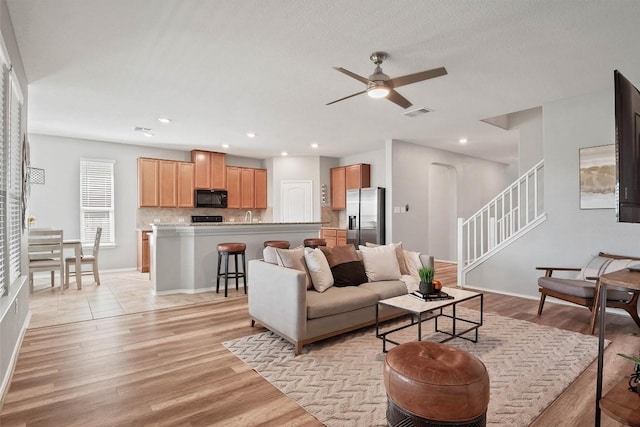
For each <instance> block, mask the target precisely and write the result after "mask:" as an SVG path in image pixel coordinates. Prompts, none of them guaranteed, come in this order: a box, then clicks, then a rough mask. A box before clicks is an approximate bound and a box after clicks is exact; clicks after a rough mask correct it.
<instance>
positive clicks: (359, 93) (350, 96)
mask: <svg viewBox="0 0 640 427" xmlns="http://www.w3.org/2000/svg"><path fill="white" fill-rule="evenodd" d="M366 92H367V91H366V90H363V91H362V92H358V93H354V94H353V95H349V96H345V97H344V98H340V99H336V100H335V101H331V102H330V103H328V104H326V105H331V104H335V103H336V102H340V101H344V100H345V99H349V98H352V97H354V96H356V95H362V94H363V93H366Z"/></svg>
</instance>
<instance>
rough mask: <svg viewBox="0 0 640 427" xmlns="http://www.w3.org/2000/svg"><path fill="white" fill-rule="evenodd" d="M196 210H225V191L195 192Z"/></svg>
mask: <svg viewBox="0 0 640 427" xmlns="http://www.w3.org/2000/svg"><path fill="white" fill-rule="evenodd" d="M195 198H196V208H226V207H227V190H196V197H195Z"/></svg>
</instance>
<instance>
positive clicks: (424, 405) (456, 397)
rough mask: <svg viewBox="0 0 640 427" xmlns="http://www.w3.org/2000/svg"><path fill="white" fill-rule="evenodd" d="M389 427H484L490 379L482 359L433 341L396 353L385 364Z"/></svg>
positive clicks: (397, 349)
mask: <svg viewBox="0 0 640 427" xmlns="http://www.w3.org/2000/svg"><path fill="white" fill-rule="evenodd" d="M384 386H385V388H386V390H387V422H388V424H389V426H404V425H413V426H416V427H417V426H429V427H433V426H473V427H475V426H484V425H486V413H487V406H488V405H489V375H488V374H487V369H486V368H485V366H484V364H483V363H482V362H481V361H480V359H478V358H476V357H475V356H472V355H471V354H469V353H467V352H466V351H463V350H459V349H457V348H454V347H451V346H448V345H446V344H439V343H433V342H410V343H406V344H402V345H399V346H397V347H395V348H393V349H391V350H390V351H389V352H388V353H387V356H386V358H385V362H384Z"/></svg>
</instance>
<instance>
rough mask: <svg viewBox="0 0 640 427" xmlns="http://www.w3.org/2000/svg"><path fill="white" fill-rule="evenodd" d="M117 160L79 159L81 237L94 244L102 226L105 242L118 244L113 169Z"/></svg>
mask: <svg viewBox="0 0 640 427" xmlns="http://www.w3.org/2000/svg"><path fill="white" fill-rule="evenodd" d="M114 165H115V161H113V160H98V159H80V238H81V239H82V244H83V245H92V244H93V240H94V239H95V235H96V229H97V228H98V227H102V238H101V240H100V241H101V244H102V245H114V244H115V229H114V222H115V221H114V209H113V196H114V188H113V170H114Z"/></svg>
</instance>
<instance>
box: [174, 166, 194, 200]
mask: <svg viewBox="0 0 640 427" xmlns="http://www.w3.org/2000/svg"><path fill="white" fill-rule="evenodd" d="M177 163H178V183H177V186H178V196H177V207H179V208H192V207H193V190H194V173H195V164H193V163H189V162H177Z"/></svg>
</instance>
